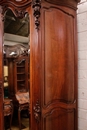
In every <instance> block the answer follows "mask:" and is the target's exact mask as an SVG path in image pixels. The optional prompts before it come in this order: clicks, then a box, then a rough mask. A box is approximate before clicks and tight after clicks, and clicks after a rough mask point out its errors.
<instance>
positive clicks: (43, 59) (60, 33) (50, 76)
mask: <svg viewBox="0 0 87 130" xmlns="http://www.w3.org/2000/svg"><path fill="white" fill-rule="evenodd" d="M38 1H39V0H38ZM31 2H32V1H27V0H22V1H20V2H17V1H16V0H11V1H10V0H8V1H7V0H3V1H0V5H1V6H3V12H5V10H7V8H10V9H11V10H12V11H13V12H14V14H15V15H16V16H17V17H23V16H24V14H25V13H26V12H28V13H30V33H31V35H30V43H31V45H30V47H31V54H30V75H31V76H30V100H31V105H30V112H31V130H53V129H56V128H58V129H59V130H77V129H78V128H77V125H78V124H77V41H76V39H77V37H76V33H77V32H76V9H77V3H78V2H79V0H62V1H61V0H52V1H51V0H42V1H41V9H40V17H39V18H38V21H40V24H39V25H40V26H39V30H38V31H37V30H36V29H35V18H36V17H34V16H33V14H34V12H33V11H34V9H35V8H32V4H31ZM0 18H1V14H0ZM0 25H1V26H0V40H1V41H0V48H1V50H2V34H3V33H2V29H3V28H2V20H0ZM0 59H2V51H0ZM0 68H1V70H0V81H1V85H0V86H2V82H3V76H2V60H0ZM0 90H1V91H0V92H1V96H0V108H1V109H0V110H1V111H2V110H3V107H2V106H3V104H2V101H3V99H2V97H3V93H2V92H3V91H2V87H1V88H0ZM0 117H1V118H0V129H1V130H3V120H2V117H3V114H2V113H1V112H0Z"/></svg>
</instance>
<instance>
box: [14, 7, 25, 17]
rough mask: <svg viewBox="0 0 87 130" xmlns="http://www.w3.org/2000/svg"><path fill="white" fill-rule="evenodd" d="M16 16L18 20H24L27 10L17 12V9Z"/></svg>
mask: <svg viewBox="0 0 87 130" xmlns="http://www.w3.org/2000/svg"><path fill="white" fill-rule="evenodd" d="M15 14H16V16H17V17H18V18H23V17H25V14H26V11H25V10H17V9H15Z"/></svg>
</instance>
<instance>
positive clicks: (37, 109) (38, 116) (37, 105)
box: [34, 99, 41, 123]
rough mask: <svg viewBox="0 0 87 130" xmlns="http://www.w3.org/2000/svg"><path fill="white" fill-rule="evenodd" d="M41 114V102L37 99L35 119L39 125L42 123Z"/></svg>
mask: <svg viewBox="0 0 87 130" xmlns="http://www.w3.org/2000/svg"><path fill="white" fill-rule="evenodd" d="M40 112H41V108H40V104H39V100H38V99H37V101H36V104H35V106H34V117H35V119H36V122H37V123H39V121H40Z"/></svg>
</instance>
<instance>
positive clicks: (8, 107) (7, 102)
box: [4, 98, 13, 130]
mask: <svg viewBox="0 0 87 130" xmlns="http://www.w3.org/2000/svg"><path fill="white" fill-rule="evenodd" d="M12 116H13V103H12V100H11V99H8V98H6V99H4V117H10V118H9V119H10V125H9V127H10V130H11V123H12ZM5 129H6V122H5Z"/></svg>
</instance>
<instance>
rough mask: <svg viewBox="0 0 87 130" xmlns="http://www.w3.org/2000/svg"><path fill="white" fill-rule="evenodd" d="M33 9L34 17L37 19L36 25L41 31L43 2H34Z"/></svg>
mask: <svg viewBox="0 0 87 130" xmlns="http://www.w3.org/2000/svg"><path fill="white" fill-rule="evenodd" d="M32 4H33V6H32V7H33V8H34V13H33V15H34V17H35V25H36V29H37V30H38V29H39V25H40V21H39V20H38V19H39V17H40V8H41V0H33V3H32Z"/></svg>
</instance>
